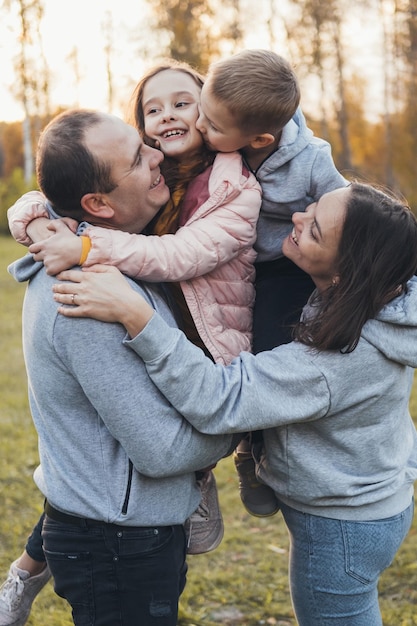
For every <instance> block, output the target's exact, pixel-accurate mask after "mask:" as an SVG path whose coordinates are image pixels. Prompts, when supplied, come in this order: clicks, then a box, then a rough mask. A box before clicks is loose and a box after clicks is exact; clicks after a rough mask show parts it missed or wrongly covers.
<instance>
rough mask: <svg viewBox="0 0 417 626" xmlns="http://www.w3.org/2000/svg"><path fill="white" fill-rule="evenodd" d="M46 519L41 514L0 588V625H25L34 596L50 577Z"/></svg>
mask: <svg viewBox="0 0 417 626" xmlns="http://www.w3.org/2000/svg"><path fill="white" fill-rule="evenodd" d="M43 519H44V515H43V514H42V515H41V517H40V519H39V521H38V523H37V524H36V526H34V528H33V530H32V533H31V535H30V537H29V538H28V541H27V544H26V548H25V551H24V552H23V554H22V555H21V556H20V557H19V558H18V559H17V560H16V561H14V562H13V563H12V564H11V566H10V569H9V572H8V576H7V579H6V581H5V582H4V583H3V585H2V587H1V589H0V626H10V625H13V626H23V624H26V621H27V620H28V618H29V614H30V611H31V608H32V603H33V601H34V599H35V598H36V596H37V595H38V593H39V592H40V591H41V590H42V589H43V587H44V586H45V585H46V583H47V582H48V580H49V579H50V577H51V574H50V571H49V568H48V566H47V565H46V561H45V555H44V552H43V544H42V536H41V531H42V524H43Z"/></svg>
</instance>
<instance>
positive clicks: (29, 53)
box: [3, 0, 49, 182]
mask: <svg viewBox="0 0 417 626" xmlns="http://www.w3.org/2000/svg"><path fill="white" fill-rule="evenodd" d="M3 6H4V8H5V9H7V10H13V9H15V10H16V12H17V15H16V19H17V21H18V23H19V31H20V36H19V44H20V48H19V52H18V55H17V57H16V60H15V69H16V77H17V80H16V84H15V86H14V93H15V95H16V97H17V98H18V99H19V100H20V102H21V103H22V107H23V111H24V120H23V154H24V178H25V181H26V182H29V181H30V180H31V179H32V176H33V170H34V158H33V150H32V145H33V128H32V118H33V117H34V116H35V115H39V114H40V113H42V115H45V113H48V109H49V79H48V77H49V72H48V68H47V64H46V59H45V55H44V52H43V47H42V37H41V34H40V33H41V29H40V26H41V22H42V18H43V13H44V8H43V2H42V0H4V2H3Z"/></svg>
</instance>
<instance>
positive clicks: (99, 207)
mask: <svg viewBox="0 0 417 626" xmlns="http://www.w3.org/2000/svg"><path fill="white" fill-rule="evenodd" d="M81 206H82V207H83V209H84V211H85V212H86V213H89V214H90V215H92V216H93V217H95V218H104V219H110V218H111V217H113V215H114V210H113V209H112V207H111V206H109V204H108V203H107V201H106V200H105V197H104V196H103V195H102V194H99V193H86V194H85V195H84V196H83V197H82V198H81Z"/></svg>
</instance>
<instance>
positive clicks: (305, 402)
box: [53, 266, 330, 434]
mask: <svg viewBox="0 0 417 626" xmlns="http://www.w3.org/2000/svg"><path fill="white" fill-rule="evenodd" d="M94 270H95V271H94V272H88V271H83V272H77V271H69V272H63V273H62V274H60V276H59V278H61V279H63V280H71V281H73V282H66V283H57V284H55V285H54V287H53V289H54V292H55V299H56V300H57V301H58V302H60V303H63V304H65V305H71V304H74V306H61V307H60V308H59V312H60V313H62V314H63V315H65V316H67V317H94V318H96V319H99V320H101V321H105V322H120V323H121V324H123V325H125V327H126V329H127V331H128V333H129V335H130V336H131V337H133V340H132V341H129V342H127V345H129V347H130V348H132V349H133V350H134V351H135V352H136V353H137V355H138V356H139V357H140V358H141V359H143V361H144V362H145V365H146V368H147V371H148V374H149V375H150V376H151V378H152V380H153V382H154V383H155V384H156V386H157V387H158V388H159V389H160V391H161V392H162V393H163V394H164V395H165V397H166V398H167V399H168V400H169V401H170V403H171V404H172V405H173V406H174V407H175V408H176V409H177V411H178V412H179V413H181V414H182V415H183V416H184V417H185V418H186V419H187V420H188V421H189V422H190V423H191V424H192V425H193V426H194V427H195V428H197V429H198V430H199V431H200V432H204V433H207V434H220V433H233V432H243V431H246V430H256V429H263V428H273V427H275V426H282V425H285V424H289V423H291V422H297V421H300V422H301V421H305V420H309V419H319V418H320V417H323V416H324V415H326V413H327V411H328V410H329V406H330V396H329V388H328V384H327V381H326V379H325V377H324V376H323V374H322V373H321V372H320V370H319V369H318V368H317V367H316V365H315V364H314V362H313V361H312V359H311V358H309V356H308V354H306V349H305V347H304V346H302V345H301V344H288V345H285V346H280V347H279V348H277V349H275V350H271V351H269V352H263V353H261V354H259V355H256V356H255V355H252V354H249V353H242V354H241V355H240V356H239V357H237V358H235V359H234V360H233V362H232V363H231V364H230V365H229V366H227V367H223V366H221V365H216V364H214V363H213V362H212V361H211V359H209V358H207V357H206V356H205V355H204V353H203V352H202V350H200V349H199V348H197V347H195V346H194V345H193V344H192V343H191V342H189V341H188V340H187V339H186V338H185V335H184V334H183V333H181V331H178V330H177V329H173V328H170V327H169V326H168V325H167V324H166V323H165V322H164V321H163V320H162V319H161V318H160V317H159V316H158V315H157V314H155V312H154V310H153V309H152V308H151V307H150V306H149V305H148V304H147V303H146V302H145V300H144V299H143V298H142V297H141V296H140V295H139V294H137V293H134V292H133V290H132V289H131V288H130V287H129V285H127V284H126V281H125V279H124V278H123V276H122V275H121V274H120V273H119V272H118V271H117V270H116V269H114V268H109V267H106V266H96V267H95V268H94ZM72 294H74V299H73V298H72Z"/></svg>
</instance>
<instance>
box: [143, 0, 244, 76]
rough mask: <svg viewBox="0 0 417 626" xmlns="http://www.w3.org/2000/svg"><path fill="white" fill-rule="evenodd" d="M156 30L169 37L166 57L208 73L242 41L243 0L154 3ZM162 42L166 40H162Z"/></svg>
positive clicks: (167, 38) (157, 0) (164, 46)
mask: <svg viewBox="0 0 417 626" xmlns="http://www.w3.org/2000/svg"><path fill="white" fill-rule="evenodd" d="M150 5H151V7H152V11H153V15H154V19H155V23H154V34H155V31H159V33H160V34H161V35H165V41H166V42H167V43H166V45H162V50H163V52H162V55H161V56H169V57H172V58H173V59H176V60H177V61H185V62H187V63H189V64H190V65H192V66H193V67H195V68H196V69H198V70H200V71H201V72H202V73H205V72H206V71H207V68H208V66H209V65H210V63H211V62H212V61H213V60H214V59H217V58H219V57H220V56H221V54H222V52H223V51H224V49H225V48H227V47H229V48H231V50H232V51H234V50H235V48H236V46H237V45H238V44H239V42H241V41H242V37H243V32H242V25H241V22H240V15H241V10H240V2H239V0H223V2H222V3H221V20H220V19H219V17H218V14H217V13H216V9H217V8H220V3H219V2H218V0H217V1H216V0H212V1H211V2H210V0H152V2H151V3H150ZM161 39H162V38H161Z"/></svg>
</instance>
